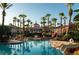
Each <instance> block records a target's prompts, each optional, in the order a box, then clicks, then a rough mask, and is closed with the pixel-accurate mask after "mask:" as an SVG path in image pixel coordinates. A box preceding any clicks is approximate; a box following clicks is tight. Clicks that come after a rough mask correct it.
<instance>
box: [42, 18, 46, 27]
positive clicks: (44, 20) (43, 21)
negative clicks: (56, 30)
mask: <svg viewBox="0 0 79 59" xmlns="http://www.w3.org/2000/svg"><path fill="white" fill-rule="evenodd" d="M41 20H42V24H43V27H44V28H45V24H46V18H45V17H42V19H41Z"/></svg>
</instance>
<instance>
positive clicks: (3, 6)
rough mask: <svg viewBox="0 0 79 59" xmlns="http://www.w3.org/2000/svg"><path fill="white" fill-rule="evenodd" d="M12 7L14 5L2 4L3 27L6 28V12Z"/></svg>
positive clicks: (0, 4)
mask: <svg viewBox="0 0 79 59" xmlns="http://www.w3.org/2000/svg"><path fill="white" fill-rule="evenodd" d="M11 6H12V4H10V3H0V7H1V8H2V10H3V11H2V25H3V26H4V20H5V16H6V12H5V10H6V9H8V8H10V7H11Z"/></svg>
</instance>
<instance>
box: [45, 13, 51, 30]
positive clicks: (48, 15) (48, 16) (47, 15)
mask: <svg viewBox="0 0 79 59" xmlns="http://www.w3.org/2000/svg"><path fill="white" fill-rule="evenodd" d="M50 16H51V14H46V17H47V21H48V28H49V18H50Z"/></svg>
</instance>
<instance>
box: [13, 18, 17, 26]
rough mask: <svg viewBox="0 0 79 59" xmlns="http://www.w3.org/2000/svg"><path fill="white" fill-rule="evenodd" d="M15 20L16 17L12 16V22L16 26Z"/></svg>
mask: <svg viewBox="0 0 79 59" xmlns="http://www.w3.org/2000/svg"><path fill="white" fill-rule="evenodd" d="M16 21H17V18H16V17H13V24H14V25H15V26H16Z"/></svg>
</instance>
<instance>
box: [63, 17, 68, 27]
mask: <svg viewBox="0 0 79 59" xmlns="http://www.w3.org/2000/svg"><path fill="white" fill-rule="evenodd" d="M66 19H67V17H65V16H64V17H63V20H64V26H65V25H66Z"/></svg>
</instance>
